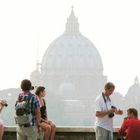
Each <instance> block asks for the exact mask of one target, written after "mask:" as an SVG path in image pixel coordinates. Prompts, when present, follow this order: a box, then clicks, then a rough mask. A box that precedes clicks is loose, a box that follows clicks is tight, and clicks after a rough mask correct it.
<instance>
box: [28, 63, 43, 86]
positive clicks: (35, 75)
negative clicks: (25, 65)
mask: <svg viewBox="0 0 140 140" xmlns="http://www.w3.org/2000/svg"><path fill="white" fill-rule="evenodd" d="M40 75H41V74H40V71H39V63H38V62H37V63H36V69H35V70H34V71H33V72H32V73H31V74H30V80H31V82H32V85H33V86H38V85H39V84H40Z"/></svg>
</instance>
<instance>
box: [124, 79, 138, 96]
mask: <svg viewBox="0 0 140 140" xmlns="http://www.w3.org/2000/svg"><path fill="white" fill-rule="evenodd" d="M139 93H140V84H139V80H138V78H137V77H136V78H135V80H134V84H133V85H132V86H131V87H130V88H129V89H128V92H127V94H126V97H130V98H131V97H134V96H139V95H140V94H139Z"/></svg>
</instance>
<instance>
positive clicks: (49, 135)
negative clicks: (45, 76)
mask: <svg viewBox="0 0 140 140" xmlns="http://www.w3.org/2000/svg"><path fill="white" fill-rule="evenodd" d="M35 94H36V95H37V96H38V98H39V101H40V112H41V123H40V127H41V128H42V129H43V130H44V132H45V140H54V137H55V130H56V126H55V124H54V123H53V122H51V121H49V120H48V117H47V108H46V102H45V99H44V97H45V95H46V92H45V87H43V86H39V87H37V89H36V92H35Z"/></svg>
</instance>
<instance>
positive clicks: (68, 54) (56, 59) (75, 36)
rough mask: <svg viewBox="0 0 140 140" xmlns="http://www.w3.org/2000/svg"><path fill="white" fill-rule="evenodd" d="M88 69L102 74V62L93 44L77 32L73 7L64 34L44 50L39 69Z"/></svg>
mask: <svg viewBox="0 0 140 140" xmlns="http://www.w3.org/2000/svg"><path fill="white" fill-rule="evenodd" d="M70 68H72V69H73V70H74V71H75V70H80V71H81V70H85V69H89V70H90V71H91V72H92V73H93V74H94V73H95V74H99V75H102V72H103V64H102V60H101V57H100V54H99V52H98V50H97V49H96V47H95V46H94V44H93V43H92V42H91V41H90V40H88V39H87V38H86V37H84V36H83V35H82V34H81V33H80V32H79V23H78V20H77V18H76V17H75V15H74V12H73V9H72V11H71V14H70V16H69V18H68V19H67V23H66V30H65V32H64V34H62V35H61V36H60V37H58V38H57V39H55V40H54V41H53V42H52V43H51V44H50V46H49V47H48V49H47V50H46V52H45V54H44V57H43V60H42V66H41V71H42V73H45V71H46V69H48V70H52V69H53V70H54V69H55V70H59V71H61V70H65V71H69V70H70Z"/></svg>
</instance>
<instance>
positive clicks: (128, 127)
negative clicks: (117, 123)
mask: <svg viewBox="0 0 140 140" xmlns="http://www.w3.org/2000/svg"><path fill="white" fill-rule="evenodd" d="M118 133H119V136H125V135H126V140H139V139H140V120H139V119H138V112H137V110H136V109H135V108H129V109H128V110H127V117H126V118H125V119H124V122H123V124H122V126H121V128H120V129H119V132H118Z"/></svg>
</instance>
